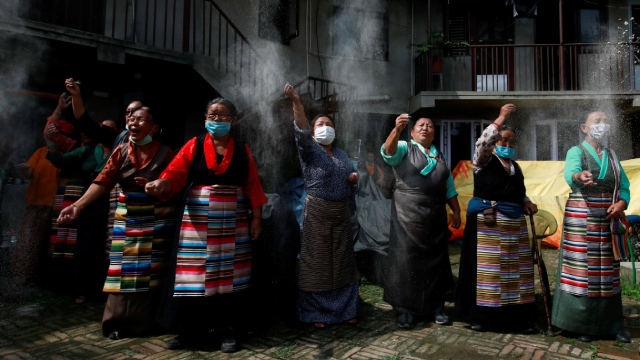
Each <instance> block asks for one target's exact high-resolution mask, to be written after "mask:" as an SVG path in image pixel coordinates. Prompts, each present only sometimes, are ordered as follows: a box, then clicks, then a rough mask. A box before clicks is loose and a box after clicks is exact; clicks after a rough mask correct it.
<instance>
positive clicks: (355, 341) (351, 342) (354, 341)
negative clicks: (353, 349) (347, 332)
mask: <svg viewBox="0 0 640 360" xmlns="http://www.w3.org/2000/svg"><path fill="white" fill-rule="evenodd" d="M347 344H349V346H358V345H360V340H359V339H350V340H349V341H347Z"/></svg>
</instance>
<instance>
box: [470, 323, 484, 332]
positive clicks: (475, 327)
mask: <svg viewBox="0 0 640 360" xmlns="http://www.w3.org/2000/svg"><path fill="white" fill-rule="evenodd" d="M471 330H475V331H484V326H482V325H481V324H478V323H474V324H471Z"/></svg>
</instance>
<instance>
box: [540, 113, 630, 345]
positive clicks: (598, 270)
mask: <svg viewBox="0 0 640 360" xmlns="http://www.w3.org/2000/svg"><path fill="white" fill-rule="evenodd" d="M609 127H610V126H609V124H607V116H606V115H605V114H604V113H603V112H600V111H595V112H591V113H589V114H587V117H586V120H585V121H584V123H583V124H581V125H580V129H581V130H582V132H583V133H584V134H585V140H584V141H583V142H582V144H580V145H579V146H574V147H572V148H571V149H569V152H568V153H567V159H566V162H565V168H564V177H565V180H566V181H567V183H568V184H569V186H570V187H571V193H570V194H569V199H568V200H567V205H566V207H565V215H564V224H563V234H562V235H563V236H562V244H561V246H560V259H559V260H560V261H559V262H558V281H557V282H556V291H555V296H554V299H553V311H552V314H553V317H552V324H553V325H555V326H557V327H559V328H561V329H563V330H568V331H571V332H574V333H576V334H579V335H580V336H579V337H578V339H579V340H580V341H583V342H589V341H591V340H592V338H593V337H602V336H613V335H616V337H617V340H618V341H621V342H627V343H628V342H629V341H630V339H629V336H628V335H627V334H626V333H625V332H624V331H623V325H624V322H623V315H622V297H621V294H620V292H621V288H620V262H619V260H620V258H622V257H624V256H619V255H618V254H622V255H624V253H625V250H626V251H628V249H620V248H618V246H617V243H618V241H612V240H613V239H614V237H618V236H619V231H620V230H621V228H620V226H619V225H620V220H619V219H620V218H623V217H624V210H625V209H626V208H627V206H628V204H629V200H630V193H629V179H628V178H627V175H626V174H625V172H624V170H623V169H622V166H620V161H619V159H618V157H617V156H616V154H615V152H614V151H613V149H611V148H609V147H608V146H607V145H608V136H609Z"/></svg>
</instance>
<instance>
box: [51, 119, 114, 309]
mask: <svg viewBox="0 0 640 360" xmlns="http://www.w3.org/2000/svg"><path fill="white" fill-rule="evenodd" d="M102 124H103V125H106V126H112V127H116V124H115V122H114V121H113V120H104V121H103V122H102ZM56 131H57V130H56V129H55V127H54V126H50V127H49V128H47V129H46V131H45V138H46V139H47V146H48V152H47V160H49V161H50V162H51V163H52V164H53V165H54V166H55V167H57V168H59V169H61V170H62V171H61V173H60V176H61V177H63V178H65V177H69V178H76V179H81V184H82V188H83V190H82V191H81V192H79V193H78V194H77V196H78V197H80V196H81V195H82V194H83V193H84V191H85V190H86V189H87V188H88V187H89V185H91V183H92V182H93V180H94V179H95V178H96V176H98V174H100V172H101V171H102V169H103V168H104V166H105V164H106V163H107V160H109V154H111V149H109V148H106V147H105V146H104V145H101V144H96V143H95V142H94V141H92V140H91V139H89V138H88V137H86V136H84V134H81V135H80V138H81V141H82V144H83V146H82V147H80V148H77V149H75V150H72V151H70V152H68V153H66V154H62V153H61V152H59V151H58V147H57V143H56V142H53V141H51V140H52V139H54V138H55V137H54V136H53V135H54V134H55V132H56ZM62 205H63V207H64V204H62ZM108 218H109V193H106V194H105V195H103V196H102V197H101V198H100V199H99V200H98V201H95V202H94V203H92V204H91V205H90V206H88V207H87V208H86V209H85V210H84V211H83V212H82V214H81V215H80V216H79V217H78V224H77V236H76V238H75V242H74V241H73V240H72V239H73V237H69V239H71V240H66V241H65V244H57V243H54V244H52V245H53V248H54V253H55V252H56V251H58V252H60V251H61V250H60V248H62V247H64V248H65V250H64V251H62V252H64V253H65V254H68V256H66V257H72V258H73V265H70V266H72V269H73V270H72V271H73V283H72V284H73V285H72V286H71V291H72V292H73V293H74V296H76V303H78V304H81V303H83V302H85V300H86V299H87V298H95V297H99V296H100V293H101V292H102V286H103V284H104V280H105V278H106V276H107V269H108V261H107V257H106V256H105V247H106V242H107V237H108V236H107V224H108ZM60 275H63V274H60ZM63 276H64V275H63Z"/></svg>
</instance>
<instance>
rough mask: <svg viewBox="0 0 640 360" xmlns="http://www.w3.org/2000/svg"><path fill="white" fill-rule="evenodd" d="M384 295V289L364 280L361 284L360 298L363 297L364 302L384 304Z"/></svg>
mask: <svg viewBox="0 0 640 360" xmlns="http://www.w3.org/2000/svg"><path fill="white" fill-rule="evenodd" d="M383 295H384V289H383V288H381V287H379V286H376V285H373V284H371V283H370V282H368V281H366V280H365V279H362V282H361V284H360V297H362V299H363V300H364V301H367V302H373V303H379V302H383V300H382V296H383Z"/></svg>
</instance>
